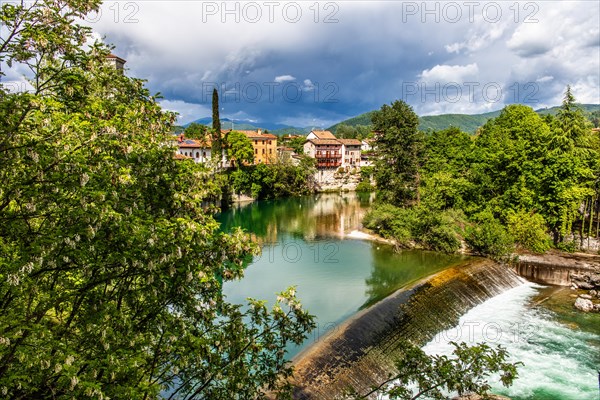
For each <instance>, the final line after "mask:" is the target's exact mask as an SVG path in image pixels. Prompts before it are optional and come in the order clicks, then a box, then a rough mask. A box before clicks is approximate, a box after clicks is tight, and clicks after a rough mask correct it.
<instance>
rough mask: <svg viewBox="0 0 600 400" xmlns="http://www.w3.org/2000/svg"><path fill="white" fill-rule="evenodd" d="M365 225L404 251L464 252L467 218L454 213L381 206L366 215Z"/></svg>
mask: <svg viewBox="0 0 600 400" xmlns="http://www.w3.org/2000/svg"><path fill="white" fill-rule="evenodd" d="M363 224H364V226H365V227H366V228H368V229H371V230H373V231H374V232H376V233H378V234H380V235H382V236H383V237H386V238H391V239H394V240H395V241H396V243H397V244H398V246H400V247H412V246H414V245H415V244H418V245H420V246H421V247H423V248H426V249H430V250H437V251H443V252H446V253H453V252H456V251H457V250H458V249H459V248H460V242H461V241H460V239H461V233H462V226H464V224H465V217H464V215H463V214H462V213H461V212H455V211H453V210H447V211H444V212H433V213H432V212H430V210H428V209H427V208H425V207H414V208H404V207H395V206H393V205H391V204H380V205H377V206H375V207H373V208H372V209H371V210H370V211H369V212H368V213H367V214H366V215H365V217H364V219H363Z"/></svg>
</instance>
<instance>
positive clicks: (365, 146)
mask: <svg viewBox="0 0 600 400" xmlns="http://www.w3.org/2000/svg"><path fill="white" fill-rule="evenodd" d="M374 146H375V139H371V138H367V139H363V140H362V142H361V146H360V149H361V150H362V151H371V150H373V147H374Z"/></svg>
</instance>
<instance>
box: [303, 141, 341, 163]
mask: <svg viewBox="0 0 600 400" xmlns="http://www.w3.org/2000/svg"><path fill="white" fill-rule="evenodd" d="M312 133H313V132H311V133H310V134H312ZM329 133H330V134H331V132H329ZM310 134H309V136H310ZM331 136H333V135H331ZM304 154H307V155H308V156H309V157H312V158H315V159H316V160H317V168H319V169H323V168H337V167H341V166H342V144H341V143H340V142H339V141H338V140H337V139H336V138H335V136H333V139H315V138H307V140H306V142H305V143H304Z"/></svg>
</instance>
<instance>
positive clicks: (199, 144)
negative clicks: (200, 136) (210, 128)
mask: <svg viewBox="0 0 600 400" xmlns="http://www.w3.org/2000/svg"><path fill="white" fill-rule="evenodd" d="M178 146H179V147H185V148H199V149H202V148H209V147H210V146H211V142H210V140H208V139H207V140H202V141H200V140H194V139H184V140H183V142H179V143H178Z"/></svg>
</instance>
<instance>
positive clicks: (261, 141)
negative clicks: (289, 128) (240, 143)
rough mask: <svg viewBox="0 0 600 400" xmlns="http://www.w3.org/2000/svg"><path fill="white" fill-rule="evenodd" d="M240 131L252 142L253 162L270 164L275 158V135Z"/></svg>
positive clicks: (260, 131) (259, 131)
mask: <svg viewBox="0 0 600 400" xmlns="http://www.w3.org/2000/svg"><path fill="white" fill-rule="evenodd" d="M238 132H242V133H243V134H244V135H246V137H248V139H250V141H251V142H252V147H253V148H254V164H272V163H274V162H275V160H277V136H275V135H271V134H270V133H262V130H260V129H259V130H258V131H238Z"/></svg>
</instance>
